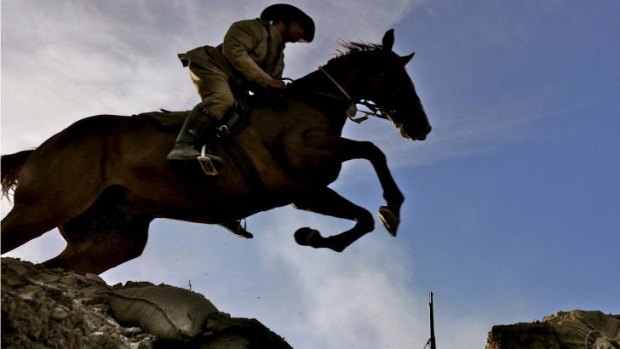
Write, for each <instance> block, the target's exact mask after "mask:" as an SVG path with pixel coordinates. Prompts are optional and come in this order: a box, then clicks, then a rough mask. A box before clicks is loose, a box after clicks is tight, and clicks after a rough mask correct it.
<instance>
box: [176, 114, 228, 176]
mask: <svg viewBox="0 0 620 349" xmlns="http://www.w3.org/2000/svg"><path fill="white" fill-rule="evenodd" d="M216 126H217V118H216V117H215V116H214V115H213V114H211V112H210V111H209V110H208V109H207V108H206V107H204V106H203V105H202V103H199V104H198V105H196V106H195V107H194V109H192V111H191V112H190V113H189V115H188V116H187V119H185V122H184V123H183V127H182V128H181V132H179V135H178V136H177V140H176V143H175V145H174V148H173V149H172V150H171V151H170V153H168V160H193V159H196V158H197V157H198V156H200V155H201V153H200V152H199V151H198V150H196V148H195V146H196V145H197V143H198V141H200V140H203V138H208V139H207V140H206V143H207V144H208V143H210V142H211V140H212V138H213V137H214V136H215V131H216V129H215V128H216ZM203 136H204V137H203ZM209 153H210V151H209ZM205 156H206V157H209V158H210V159H211V160H213V161H215V162H219V163H220V164H223V160H222V158H220V157H219V156H217V155H213V154H205Z"/></svg>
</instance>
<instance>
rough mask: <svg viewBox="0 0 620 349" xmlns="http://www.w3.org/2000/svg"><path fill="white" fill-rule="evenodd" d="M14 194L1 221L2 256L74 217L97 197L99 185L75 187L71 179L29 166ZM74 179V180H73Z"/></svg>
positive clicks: (93, 183) (87, 184)
mask: <svg viewBox="0 0 620 349" xmlns="http://www.w3.org/2000/svg"><path fill="white" fill-rule="evenodd" d="M22 172H25V173H27V175H25V176H22V177H25V178H20V183H19V186H18V187H17V189H16V190H15V195H14V200H13V201H14V206H13V208H12V209H11V211H10V212H9V214H8V215H7V216H6V217H4V219H3V220H2V233H1V239H2V254H4V253H6V252H9V251H11V250H13V249H15V248H17V247H19V246H21V245H23V244H25V243H27V242H28V241H30V240H32V239H34V238H37V237H39V236H41V235H43V234H44V233H45V232H47V231H49V230H51V229H53V228H55V227H57V226H59V225H61V224H62V223H63V222H66V221H68V220H70V219H71V218H73V217H76V216H78V215H79V214H81V213H82V212H84V210H86V209H87V208H88V207H89V206H90V205H91V204H92V203H93V201H94V200H95V198H96V197H97V196H98V195H99V193H100V191H101V189H102V185H101V184H100V183H98V182H95V181H91V182H87V183H85V184H84V183H80V184H76V183H77V182H78V181H77V180H74V179H75V178H73V177H72V178H68V177H69V176H66V175H65V176H63V174H59V173H48V172H46V171H41V170H40V169H38V168H36V167H35V166H30V168H28V170H27V171H25V170H23V171H22ZM74 177H75V176H74Z"/></svg>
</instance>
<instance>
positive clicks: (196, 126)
mask: <svg viewBox="0 0 620 349" xmlns="http://www.w3.org/2000/svg"><path fill="white" fill-rule="evenodd" d="M189 71H190V77H191V78H192V81H193V82H194V85H195V86H196V88H197V89H198V93H199V94H200V96H201V97H202V99H203V100H202V102H201V103H199V104H198V105H196V106H195V107H194V109H193V110H192V111H191V112H190V114H189V115H188V117H187V119H186V120H185V123H184V124H183V127H182V128H181V132H180V133H179V136H178V137H177V141H176V144H175V146H174V148H173V149H172V151H171V152H170V153H169V154H168V160H191V159H195V158H196V157H198V156H199V155H200V152H199V151H198V150H196V148H195V146H196V145H198V144H197V142H198V141H205V142H206V144H207V145H208V144H209V143H211V142H212V140H213V138H214V136H215V130H216V126H217V124H218V120H220V119H221V118H222V117H223V116H224V115H225V114H226V111H227V110H228V109H229V108H230V107H231V106H232V105H233V104H234V103H235V99H234V97H233V94H232V92H231V91H230V86H229V85H228V77H227V76H226V74H224V72H222V71H221V70H219V69H218V68H217V67H207V68H205V67H202V66H198V65H196V64H190V66H189ZM209 153H211V151H209ZM205 155H206V156H207V157H209V158H211V160H215V161H217V162H220V163H222V159H221V158H220V157H218V156H216V155H213V154H205Z"/></svg>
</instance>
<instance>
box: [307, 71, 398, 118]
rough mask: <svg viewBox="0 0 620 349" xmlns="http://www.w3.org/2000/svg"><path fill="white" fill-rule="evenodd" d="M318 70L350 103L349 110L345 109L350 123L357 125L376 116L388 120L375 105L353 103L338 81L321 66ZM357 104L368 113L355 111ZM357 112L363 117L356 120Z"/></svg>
mask: <svg viewBox="0 0 620 349" xmlns="http://www.w3.org/2000/svg"><path fill="white" fill-rule="evenodd" d="M319 70H320V71H321V72H322V73H323V74H324V75H325V76H326V77H327V78H328V79H329V81H331V82H332V83H333V84H334V86H336V88H338V90H340V92H342V94H343V95H344V96H345V97H346V99H347V100H348V101H349V102H351V106H350V107H349V109H347V116H348V117H349V119H351V121H354V122H356V123H358V124H359V123H361V122H363V121H366V120H368V117H369V116H376V117H378V118H381V119H388V115H389V114H388V113H387V112H385V111H384V110H382V109H381V108H379V107H378V106H377V105H376V104H374V103H372V102H370V101H367V100H365V99H362V100H359V101H354V100H353V98H351V95H349V93H347V91H346V90H345V89H344V87H342V85H340V84H339V83H338V81H336V79H334V77H332V76H331V75H330V74H329V73H328V72H327V71H326V70H325V69H323V67H322V66H320V67H319ZM358 104H361V105H363V106H365V107H366V108H368V110H369V111H366V110H358V109H357V105H358ZM358 112H360V113H362V114H364V115H362V116H360V117H358V118H356V117H355V115H356V114H357V113H358Z"/></svg>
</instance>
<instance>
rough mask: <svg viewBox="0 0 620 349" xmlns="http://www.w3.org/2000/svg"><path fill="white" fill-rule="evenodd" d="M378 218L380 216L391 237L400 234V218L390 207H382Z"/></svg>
mask: <svg viewBox="0 0 620 349" xmlns="http://www.w3.org/2000/svg"><path fill="white" fill-rule="evenodd" d="M377 216H379V219H380V220H381V223H383V226H385V229H387V231H388V232H389V233H390V235H392V236H396V233H397V232H398V225H399V224H400V218H398V215H397V214H395V213H394V212H393V211H392V210H391V209H390V208H389V207H387V206H381V207H379V213H378V214H377Z"/></svg>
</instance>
